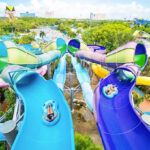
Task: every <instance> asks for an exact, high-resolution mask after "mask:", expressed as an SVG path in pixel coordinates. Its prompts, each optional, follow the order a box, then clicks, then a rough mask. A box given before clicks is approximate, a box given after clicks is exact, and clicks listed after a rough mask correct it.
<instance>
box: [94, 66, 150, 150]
mask: <svg viewBox="0 0 150 150" xmlns="http://www.w3.org/2000/svg"><path fill="white" fill-rule="evenodd" d="M117 70H118V71H119V72H121V74H120V75H119V74H118V73H117ZM125 70H126V71H128V72H130V74H131V73H132V74H133V72H132V71H131V70H130V69H128V68H126V67H123V68H118V69H116V70H114V71H113V72H112V73H110V75H109V76H108V77H106V78H105V79H101V81H100V83H99V85H98V86H97V88H96V89H95V93H94V99H95V101H94V113H95V117H96V123H97V126H98V129H99V132H100V135H101V137H102V141H103V145H104V147H105V150H150V147H149V139H150V130H149V129H148V127H147V126H146V125H145V124H144V122H143V121H142V119H141V118H140V117H139V116H138V115H137V114H136V112H135V110H134V108H133V106H132V104H131V99H130V98H131V96H130V94H131V91H132V89H133V87H134V85H135V80H136V79H134V80H133V79H132V80H131V79H128V78H127V77H126V76H125V74H124V73H123V72H124V71H125ZM125 78H126V79H127V80H124V79H125ZM108 84H113V85H116V86H117V88H118V95H116V96H114V97H113V98H112V99H108V98H107V97H106V96H104V94H103V92H102V89H103V87H104V86H107V85H108Z"/></svg>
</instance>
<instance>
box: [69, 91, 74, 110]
mask: <svg viewBox="0 0 150 150" xmlns="http://www.w3.org/2000/svg"><path fill="white" fill-rule="evenodd" d="M70 94H71V95H70V97H71V111H73V99H74V89H73V88H71V92H70Z"/></svg>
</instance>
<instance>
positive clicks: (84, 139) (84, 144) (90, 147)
mask: <svg viewBox="0 0 150 150" xmlns="http://www.w3.org/2000/svg"><path fill="white" fill-rule="evenodd" d="M75 146H76V150H103V147H102V146H97V145H94V144H93V141H92V139H91V138H90V137H89V136H87V135H81V134H79V133H75Z"/></svg>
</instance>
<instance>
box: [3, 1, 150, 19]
mask: <svg viewBox="0 0 150 150" xmlns="http://www.w3.org/2000/svg"><path fill="white" fill-rule="evenodd" d="M6 5H10V6H15V9H16V14H15V15H16V16H19V14H20V13H22V12H26V11H28V12H33V13H35V14H36V16H38V17H45V12H46V11H48V12H51V11H54V16H55V17H58V18H89V17H90V13H91V12H92V13H95V14H97V13H102V14H106V19H125V18H126V19H133V18H144V19H148V20H150V15H149V14H150V0H0V16H5V11H4V10H5V7H6Z"/></svg>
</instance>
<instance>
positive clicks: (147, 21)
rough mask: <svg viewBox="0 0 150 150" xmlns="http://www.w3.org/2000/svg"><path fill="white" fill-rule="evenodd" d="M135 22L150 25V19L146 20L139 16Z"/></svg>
mask: <svg viewBox="0 0 150 150" xmlns="http://www.w3.org/2000/svg"><path fill="white" fill-rule="evenodd" d="M134 24H137V25H139V26H140V25H150V21H149V20H144V19H142V18H141V19H138V18H135V19H134Z"/></svg>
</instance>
